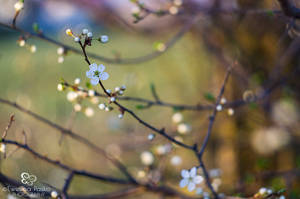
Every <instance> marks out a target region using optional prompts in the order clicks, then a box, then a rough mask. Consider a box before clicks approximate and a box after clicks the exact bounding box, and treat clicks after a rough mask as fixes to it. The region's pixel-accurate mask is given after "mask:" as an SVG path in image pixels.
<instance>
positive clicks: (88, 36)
mask: <svg viewBox="0 0 300 199" xmlns="http://www.w3.org/2000/svg"><path fill="white" fill-rule="evenodd" d="M66 34H67V35H68V36H71V37H73V38H74V41H75V42H80V41H81V40H82V39H84V44H85V45H88V46H91V45H92V40H93V33H92V32H90V31H89V30H88V29H86V28H84V29H82V32H81V33H80V34H79V35H75V34H74V33H73V32H72V30H71V29H67V30H66ZM97 40H98V41H100V42H101V43H107V42H108V40H109V39H108V36H107V35H101V36H100V37H98V38H97Z"/></svg>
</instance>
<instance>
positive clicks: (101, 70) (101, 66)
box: [97, 64, 105, 73]
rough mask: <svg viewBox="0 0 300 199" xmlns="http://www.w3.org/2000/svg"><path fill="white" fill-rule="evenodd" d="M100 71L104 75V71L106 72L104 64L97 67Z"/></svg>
mask: <svg viewBox="0 0 300 199" xmlns="http://www.w3.org/2000/svg"><path fill="white" fill-rule="evenodd" d="M97 69H98V71H99V72H100V73H102V72H103V71H104V70H105V66H104V65H103V64H100V65H99V66H98V67H97Z"/></svg>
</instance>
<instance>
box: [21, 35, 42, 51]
mask: <svg viewBox="0 0 300 199" xmlns="http://www.w3.org/2000/svg"><path fill="white" fill-rule="evenodd" d="M17 43H18V45H19V46H20V47H25V48H26V49H28V50H29V51H30V52H31V53H35V52H36V50H37V48H36V45H31V44H27V42H26V38H25V37H24V36H22V37H20V38H19V39H18V41H17Z"/></svg>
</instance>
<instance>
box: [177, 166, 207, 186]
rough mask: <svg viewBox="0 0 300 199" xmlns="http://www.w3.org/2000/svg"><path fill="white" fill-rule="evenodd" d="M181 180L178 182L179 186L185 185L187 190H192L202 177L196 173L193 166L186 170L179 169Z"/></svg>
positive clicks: (201, 180)
mask: <svg viewBox="0 0 300 199" xmlns="http://www.w3.org/2000/svg"><path fill="white" fill-rule="evenodd" d="M181 176H182V178H183V179H182V180H181V181H180V183H179V186H180V187H181V188H183V187H186V186H187V188H188V190H189V191H193V190H194V189H195V188H196V185H197V184H200V183H201V182H203V180H204V179H203V177H202V176H200V175H197V168H196V167H193V168H192V169H191V170H190V171H188V170H185V169H184V170H182V171H181Z"/></svg>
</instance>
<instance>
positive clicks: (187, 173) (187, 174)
mask: <svg viewBox="0 0 300 199" xmlns="http://www.w3.org/2000/svg"><path fill="white" fill-rule="evenodd" d="M181 176H182V177H183V178H189V177H190V172H189V171H188V170H185V169H183V170H182V171H181Z"/></svg>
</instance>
